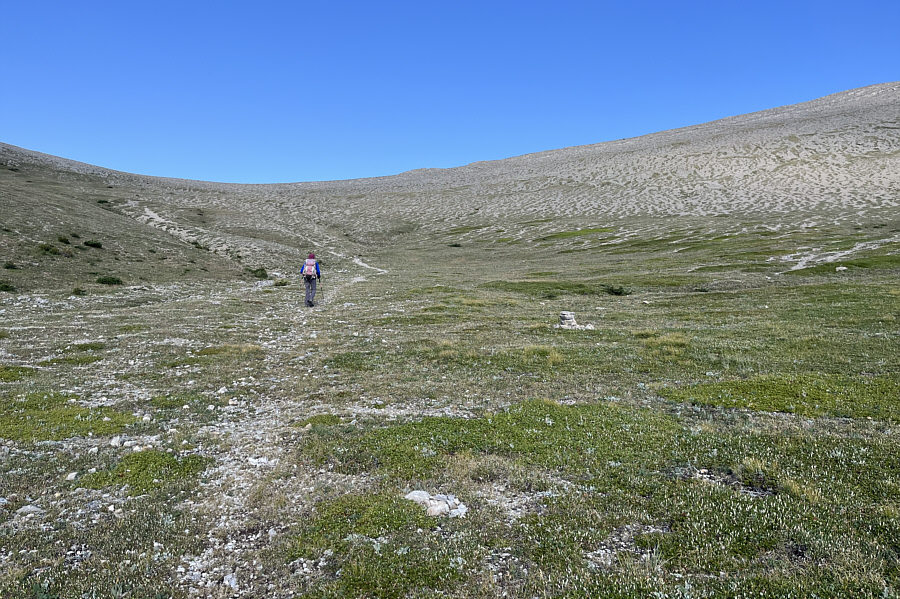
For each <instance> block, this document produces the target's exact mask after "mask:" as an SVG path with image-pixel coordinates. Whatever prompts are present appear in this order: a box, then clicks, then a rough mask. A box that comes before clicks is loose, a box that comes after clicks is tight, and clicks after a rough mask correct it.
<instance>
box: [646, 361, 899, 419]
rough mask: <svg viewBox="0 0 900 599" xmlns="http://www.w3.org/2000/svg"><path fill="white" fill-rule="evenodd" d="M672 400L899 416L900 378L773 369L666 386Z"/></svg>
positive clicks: (829, 413)
mask: <svg viewBox="0 0 900 599" xmlns="http://www.w3.org/2000/svg"><path fill="white" fill-rule="evenodd" d="M661 394H662V395H663V396H664V397H666V398H668V399H671V400H673V401H679V402H690V403H697V404H707V405H716V406H722V407H727V408H750V409H753V410H764V411H772V412H789V413H794V414H800V415H803V416H812V417H818V416H837V417H843V418H866V417H871V418H877V419H879V420H888V421H895V422H896V421H900V380H898V379H897V378H894V377H891V378H889V377H861V376H857V377H848V376H838V375H827V374H815V373H810V374H797V375H770V376H763V377H756V378H752V379H748V380H740V381H724V382H716V383H704V384H699V385H694V386H691V387H683V388H677V389H664V390H662V391H661Z"/></svg>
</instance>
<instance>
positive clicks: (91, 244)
mask: <svg viewBox="0 0 900 599" xmlns="http://www.w3.org/2000/svg"><path fill="white" fill-rule="evenodd" d="M84 245H86V246H87V247H89V248H96V249H98V250H99V249H103V243H102V242H100V241H97V240H96V239H87V240H85V241H84Z"/></svg>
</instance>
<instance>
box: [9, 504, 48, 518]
mask: <svg viewBox="0 0 900 599" xmlns="http://www.w3.org/2000/svg"><path fill="white" fill-rule="evenodd" d="M16 513H17V514H18V515H20V516H30V515H31V514H43V513H44V510H42V509H41V508H39V507H38V506H36V505H26V506H24V507H20V508H19V509H17V510H16Z"/></svg>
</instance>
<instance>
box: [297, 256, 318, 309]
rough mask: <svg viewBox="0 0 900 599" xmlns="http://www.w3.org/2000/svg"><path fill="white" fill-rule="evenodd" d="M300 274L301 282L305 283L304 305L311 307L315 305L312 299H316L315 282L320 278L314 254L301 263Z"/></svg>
mask: <svg viewBox="0 0 900 599" xmlns="http://www.w3.org/2000/svg"><path fill="white" fill-rule="evenodd" d="M300 274H302V275H303V283H304V285H306V307H308V308H312V307H313V306H314V305H315V304H314V303H313V300H315V299H316V283H317V282H318V281H321V280H322V271H321V270H319V262H318V261H317V260H316V255H315V254H312V253H311V254H310V255H309V258H307V259H306V262H304V263H303V268H302V269H300Z"/></svg>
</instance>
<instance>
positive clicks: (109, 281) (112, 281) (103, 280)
mask: <svg viewBox="0 0 900 599" xmlns="http://www.w3.org/2000/svg"><path fill="white" fill-rule="evenodd" d="M97 282H98V283H100V284H101V285H121V284H122V279H120V278H119V277H114V276H111V275H103V276H100V277H97Z"/></svg>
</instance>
